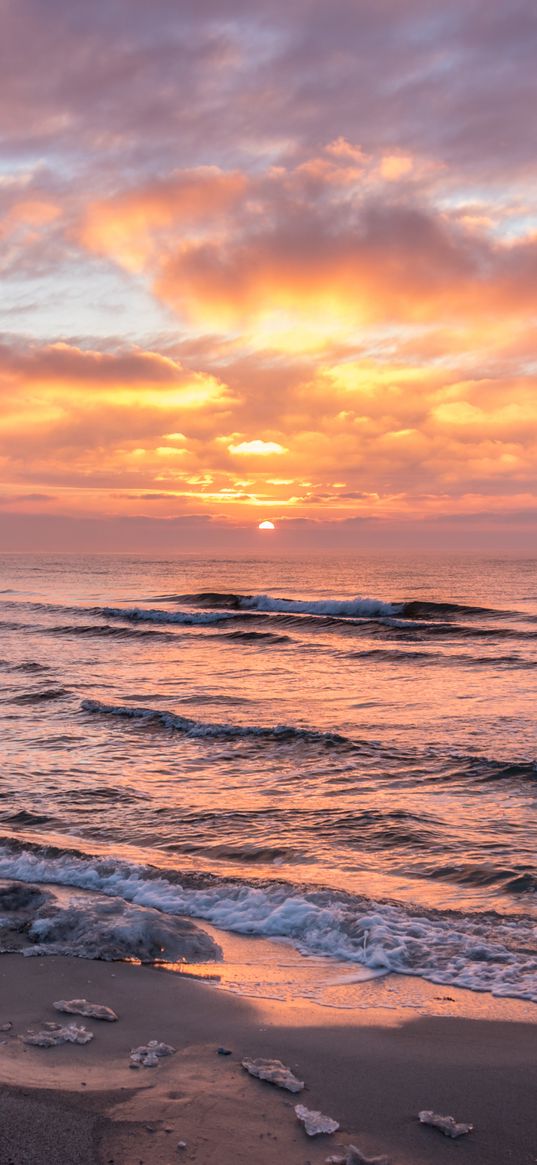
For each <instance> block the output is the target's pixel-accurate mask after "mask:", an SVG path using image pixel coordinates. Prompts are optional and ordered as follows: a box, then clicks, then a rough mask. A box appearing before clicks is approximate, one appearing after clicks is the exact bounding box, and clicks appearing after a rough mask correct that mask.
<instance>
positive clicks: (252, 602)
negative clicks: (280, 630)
mask: <svg viewBox="0 0 537 1165" xmlns="http://www.w3.org/2000/svg"><path fill="white" fill-rule="evenodd" d="M162 601H167V602H177V603H192V604H194V605H196V606H200V607H208V606H210V607H222V608H231V609H232V610H236V611H259V612H260V613H262V614H265V613H269V614H270V613H271V612H274V613H278V612H282V613H284V614H289V615H334V616H336V617H337V616H339V617H340V618H371V617H373V616H375V615H396V614H398V613H399V612H400V611H401V610H402V604H401V603H385V602H383V601H381V600H380V599H360V598H356V599H318V600H315V599H285V598H281V599H279V598H272V597H271V596H270V595H239V594H234V593H233V592H231V593H228V592H220V591H201V592H198V593H196V594H191V595H170V596H168V597H166V598H164V596H163V600H162Z"/></svg>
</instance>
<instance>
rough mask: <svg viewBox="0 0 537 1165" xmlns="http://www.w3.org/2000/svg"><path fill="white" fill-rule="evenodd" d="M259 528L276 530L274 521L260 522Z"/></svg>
mask: <svg viewBox="0 0 537 1165" xmlns="http://www.w3.org/2000/svg"><path fill="white" fill-rule="evenodd" d="M258 529H259V530H275V529H276V527H275V525H274V522H260V523H259V526H258Z"/></svg>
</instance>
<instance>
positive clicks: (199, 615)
mask: <svg viewBox="0 0 537 1165" xmlns="http://www.w3.org/2000/svg"><path fill="white" fill-rule="evenodd" d="M98 613H99V614H100V615H103V616H105V617H106V618H107V619H126V620H128V621H129V622H130V623H179V624H181V625H182V626H184V627H190V626H192V627H195V626H198V625H199V626H203V625H204V624H211V623H224V622H225V621H226V619H237V618H239V619H240V615H237V612H236V611H158V610H155V609H154V608H150V607H99V609H98Z"/></svg>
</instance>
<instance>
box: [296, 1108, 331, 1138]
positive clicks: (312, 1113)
mask: <svg viewBox="0 0 537 1165" xmlns="http://www.w3.org/2000/svg"><path fill="white" fill-rule="evenodd" d="M295 1112H296V1115H297V1117H298V1120H299V1121H301V1122H302V1124H303V1125H304V1128H305V1130H306V1132H307V1134H308V1137H316V1136H318V1134H319V1133H335V1132H336V1129H339V1125H338V1122H337V1121H333V1120H332V1118H331V1117H329V1116H324V1113H322V1112H317V1111H316V1109H311V1108H306V1107H305V1106H304V1105H303V1104H295Z"/></svg>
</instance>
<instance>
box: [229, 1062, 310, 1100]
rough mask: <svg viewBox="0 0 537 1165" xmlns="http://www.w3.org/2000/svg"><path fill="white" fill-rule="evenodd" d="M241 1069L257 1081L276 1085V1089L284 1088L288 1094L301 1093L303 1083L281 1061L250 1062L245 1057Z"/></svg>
mask: <svg viewBox="0 0 537 1165" xmlns="http://www.w3.org/2000/svg"><path fill="white" fill-rule="evenodd" d="M242 1066H243V1068H246V1071H247V1072H249V1073H250V1076H257V1078H258V1080H268V1082H269V1084H276V1085H277V1087H278V1088H286V1089H287V1091H288V1092H302V1089H303V1087H304V1081H303V1080H299V1079H298V1077H297V1076H295V1075H293V1073H292V1072H291V1069H290V1068H286V1066H285V1064H282V1062H281V1060H250V1059H249V1057H246V1059H244V1060H243V1061H242Z"/></svg>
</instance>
